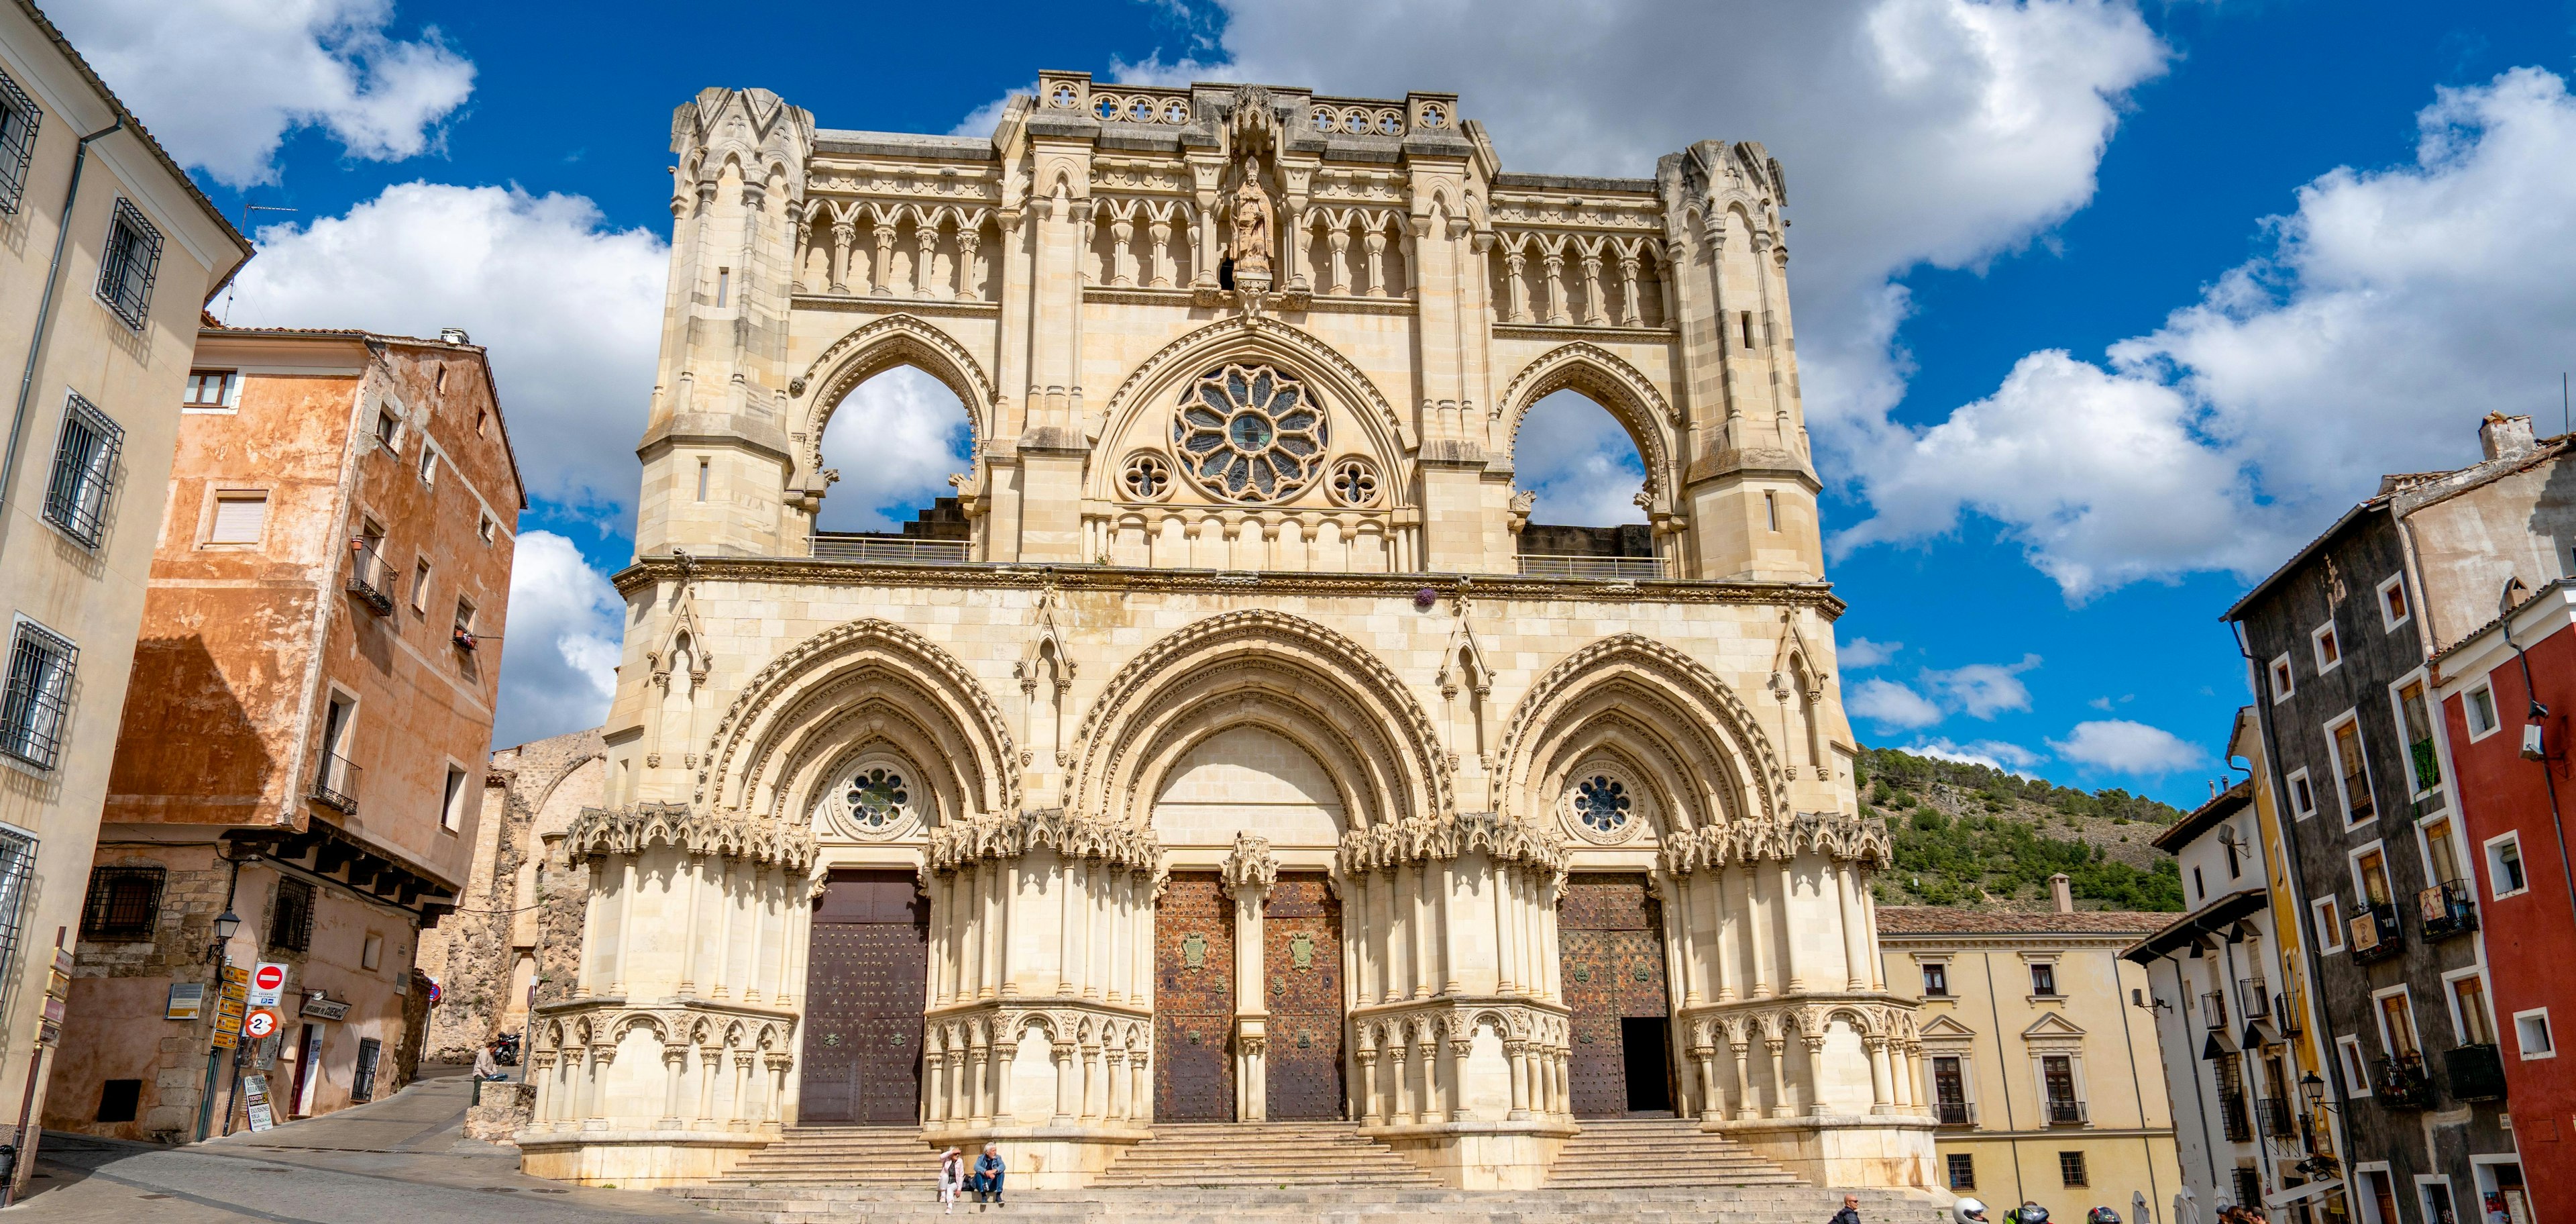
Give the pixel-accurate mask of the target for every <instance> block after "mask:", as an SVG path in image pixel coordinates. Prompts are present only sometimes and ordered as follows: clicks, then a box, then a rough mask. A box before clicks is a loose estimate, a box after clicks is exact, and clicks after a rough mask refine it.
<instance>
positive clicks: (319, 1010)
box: [298, 990, 349, 1020]
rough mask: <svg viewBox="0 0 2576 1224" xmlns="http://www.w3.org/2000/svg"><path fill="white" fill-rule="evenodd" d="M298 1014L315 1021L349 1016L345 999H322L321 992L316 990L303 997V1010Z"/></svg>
mask: <svg viewBox="0 0 2576 1224" xmlns="http://www.w3.org/2000/svg"><path fill="white" fill-rule="evenodd" d="M298 1014H299V1015H306V1016H311V1017H313V1018H314V1019H316V1020H337V1019H339V1018H341V1017H342V1016H346V1015H348V1014H349V1004H348V1001H347V1000H345V999H326V998H323V997H322V992H321V991H318V990H317V991H314V992H312V993H311V994H308V995H305V996H304V1009H303V1010H302V1011H301V1012H299V1013H298Z"/></svg>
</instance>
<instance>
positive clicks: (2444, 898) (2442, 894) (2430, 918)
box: [2415, 880, 2478, 939]
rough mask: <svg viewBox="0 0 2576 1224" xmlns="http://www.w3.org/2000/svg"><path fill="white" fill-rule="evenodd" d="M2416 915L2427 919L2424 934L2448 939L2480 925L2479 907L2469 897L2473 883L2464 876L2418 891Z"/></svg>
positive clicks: (2424, 920) (2432, 937)
mask: <svg viewBox="0 0 2576 1224" xmlns="http://www.w3.org/2000/svg"><path fill="white" fill-rule="evenodd" d="M2415 916H2416V917H2417V918H2419V919H2422V920H2423V923H2424V938H2426V939H2448V938H2450V937H2451V936H2453V935H2466V934H2468V933H2469V932H2471V931H2474V930H2476V929H2478V907H2477V904H2476V903H2475V902H2473V901H2471V900H2470V899H2469V886H2468V884H2467V883H2466V882H2464V881H2460V880H2444V881H2443V882H2441V883H2439V884H2436V885H2434V886H2432V887H2431V888H2427V889H2425V890H2423V891H2422V892H2419V893H2417V894H2415Z"/></svg>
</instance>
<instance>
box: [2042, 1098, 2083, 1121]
mask: <svg viewBox="0 0 2576 1224" xmlns="http://www.w3.org/2000/svg"><path fill="white" fill-rule="evenodd" d="M2085 1120H2086V1118H2085V1110H2084V1102H2082V1101H2078V1100H2074V1099H2072V1098H2069V1097H2050V1098H2049V1099H2048V1124H2049V1125H2050V1126H2082V1125H2084V1124H2085Z"/></svg>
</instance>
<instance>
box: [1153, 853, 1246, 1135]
mask: <svg viewBox="0 0 2576 1224" xmlns="http://www.w3.org/2000/svg"><path fill="white" fill-rule="evenodd" d="M1233 1035H1234V901H1233V899H1232V898H1230V897H1228V896H1226V895H1225V890H1224V889H1223V888H1222V887H1220V886H1219V885H1218V881H1217V877H1216V876H1215V875H1213V874H1202V873H1197V872H1175V873H1174V874H1173V875H1172V878H1171V882H1170V883H1169V884H1168V885H1166V886H1165V887H1164V889H1163V899H1162V900H1161V901H1159V902H1156V903H1155V906H1154V1120H1155V1121H1158V1122H1231V1121H1233V1120H1234V1055H1233V1045H1234V1043H1233Z"/></svg>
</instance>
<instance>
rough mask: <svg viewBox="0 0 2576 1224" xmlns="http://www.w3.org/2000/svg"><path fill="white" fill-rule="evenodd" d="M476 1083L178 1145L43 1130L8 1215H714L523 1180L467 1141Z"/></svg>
mask: <svg viewBox="0 0 2576 1224" xmlns="http://www.w3.org/2000/svg"><path fill="white" fill-rule="evenodd" d="M433 1073H434V1071H433ZM472 1092H473V1084H472V1083H471V1082H470V1081H469V1080H468V1079H467V1078H466V1077H464V1076H462V1075H453V1074H451V1075H446V1076H443V1077H441V1078H436V1079H424V1080H421V1081H419V1082H416V1083H414V1084H412V1085H411V1086H410V1087H408V1088H405V1089H403V1090H402V1091H401V1092H399V1093H396V1094H395V1095H394V1096H393V1097H391V1098H389V1099H387V1100H383V1101H378V1102H375V1103H372V1104H368V1105H360V1106H357V1107H355V1108H352V1109H345V1110H342V1111H340V1112H339V1113H335V1114H331V1115H328V1116H325V1117H320V1118H313V1119H309V1120H307V1121H303V1122H290V1123H287V1124H286V1125H283V1126H279V1127H277V1128H275V1129H273V1130H270V1131H268V1132H266V1133H264V1134H259V1135H250V1134H238V1135H233V1136H230V1137H228V1138H222V1139H216V1140H213V1141H210V1142H207V1143H200V1144H193V1145H190V1146H186V1147H162V1146H159V1145H157V1144H149V1143H126V1142H121V1141H117V1140H111V1139H93V1138H90V1137H88V1136H85V1135H69V1134H61V1133H53V1132H49V1133H47V1134H46V1136H45V1140H44V1146H43V1147H42V1148H40V1149H39V1150H38V1152H37V1161H36V1179H35V1181H34V1182H33V1184H32V1186H31V1188H30V1191H29V1193H28V1195H27V1197H25V1198H23V1199H21V1200H20V1201H19V1204H18V1205H17V1206H15V1207H13V1208H11V1209H10V1211H9V1213H8V1214H9V1215H10V1216H11V1217H15V1218H17V1219H22V1220H46V1221H57V1220H58V1221H64V1222H65V1224H90V1222H91V1221H96V1222H97V1224H137V1222H138V1221H149V1222H150V1224H215V1222H217V1221H237V1220H243V1219H252V1220H266V1221H271V1222H272V1224H482V1222H484V1221H491V1222H493V1224H499V1222H501V1221H510V1222H512V1224H521V1222H525V1224H592V1222H596V1221H604V1220H647V1219H652V1220H669V1221H674V1222H675V1224H676V1222H678V1221H700V1222H712V1221H716V1220H718V1219H719V1218H720V1217H717V1216H713V1215H709V1214H707V1213H704V1212H701V1211H699V1210H697V1209H696V1208H694V1207H691V1206H690V1205H688V1204H687V1203H684V1202H681V1201H680V1200H677V1199H673V1198H670V1197H668V1196H665V1195H660V1194H653V1193H649V1192H646V1191H638V1190H593V1189H585V1188H577V1187H569V1186H563V1185H559V1184H557V1183H555V1182H550V1181H545V1180H543V1179H540V1178H534V1177H527V1176H523V1175H521V1174H520V1172H519V1154H518V1151H517V1149H515V1148H509V1147H503V1146H500V1145H497V1144H490V1143H481V1142H477V1141H473V1140H469V1139H466V1138H465V1137H464V1123H465V1106H466V1102H467V1101H468V1100H469V1099H470V1097H471V1095H472Z"/></svg>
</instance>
